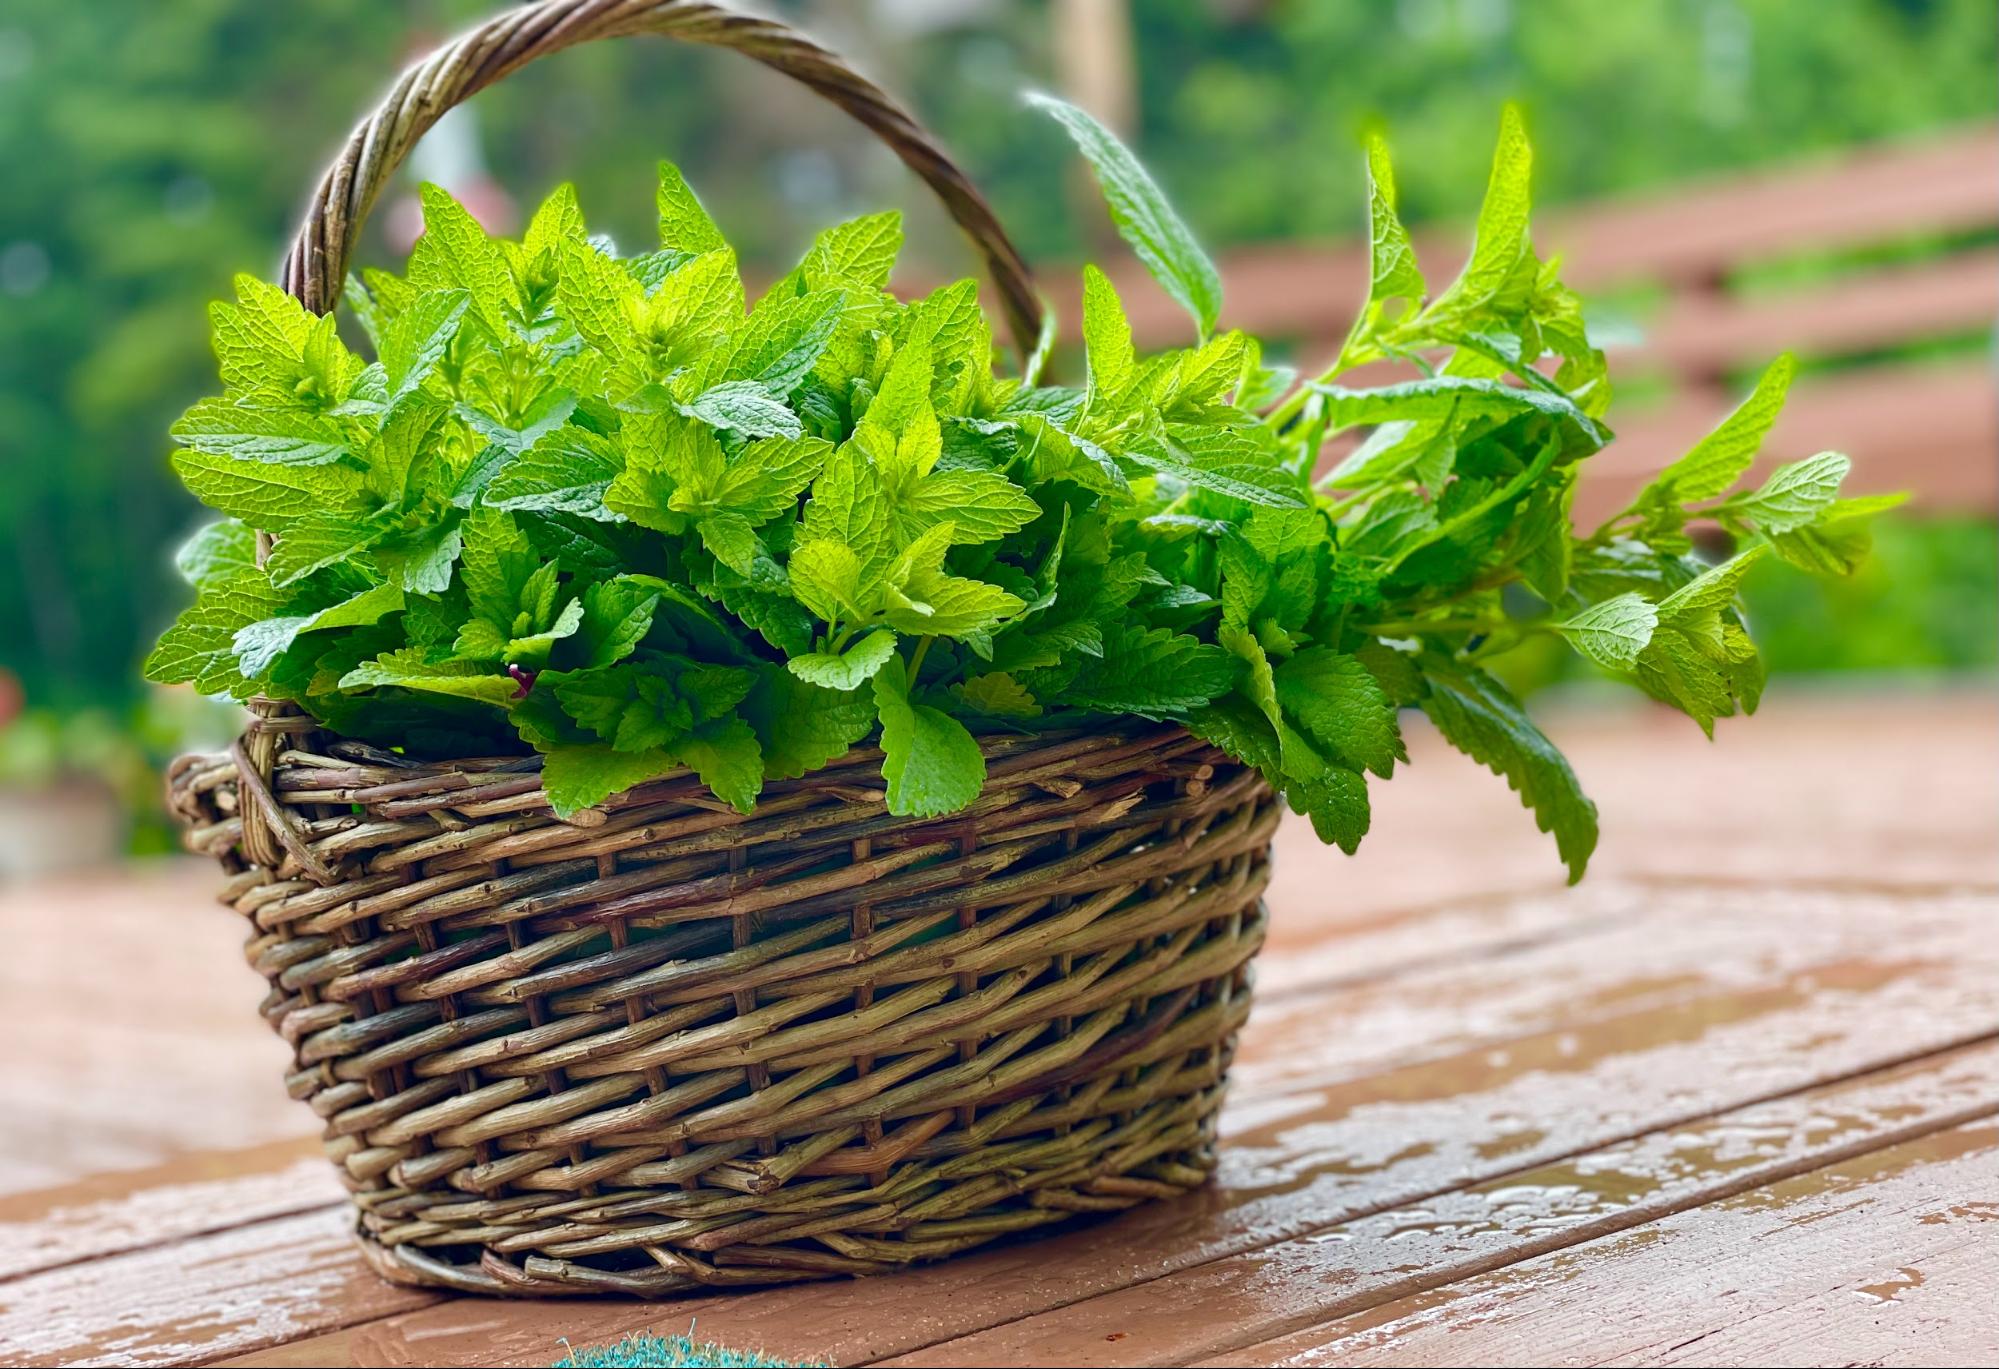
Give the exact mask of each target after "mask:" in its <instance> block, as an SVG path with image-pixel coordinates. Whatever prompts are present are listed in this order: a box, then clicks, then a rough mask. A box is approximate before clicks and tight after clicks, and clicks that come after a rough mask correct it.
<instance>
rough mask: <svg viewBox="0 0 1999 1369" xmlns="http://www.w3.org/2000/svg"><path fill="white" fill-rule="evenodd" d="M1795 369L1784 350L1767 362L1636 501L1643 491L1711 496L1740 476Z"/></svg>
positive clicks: (1671, 497) (1672, 499) (1683, 497)
mask: <svg viewBox="0 0 1999 1369" xmlns="http://www.w3.org/2000/svg"><path fill="white" fill-rule="evenodd" d="M1796 373H1797V361H1796V359H1795V358H1794V357H1792V356H1791V354H1790V353H1789V352H1786V353H1784V354H1783V355H1782V356H1780V357H1778V358H1777V359H1776V360H1775V361H1773V362H1771V363H1770V367H1769V369H1768V370H1766V371H1764V372H1763V376H1762V378H1761V379H1760V380H1758V381H1757V382H1756V388H1755V389H1754V390H1753V391H1751V392H1750V395H1749V398H1747V399H1745V400H1743V401H1742V403H1741V404H1740V405H1739V406H1738V407H1737V408H1736V410H1735V412H1734V413H1732V414H1730V415H1729V416H1728V417H1727V418H1724V419H1723V420H1722V421H1721V424H1720V426H1718V427H1717V428H1715V430H1714V431H1713V432H1711V433H1709V434H1708V435H1707V436H1706V437H1704V438H1702V439H1701V440H1700V441H1699V442H1697V443H1695V444H1694V446H1693V449H1692V450H1691V451H1689V452H1688V453H1687V454H1686V455H1685V456H1683V457H1681V458H1680V459H1679V460H1678V461H1675V462H1674V463H1673V464H1672V465H1670V466H1668V467H1666V469H1665V470H1663V471H1660V472H1659V474H1658V475H1656V476H1654V477H1653V479H1652V483H1651V484H1650V485H1649V486H1647V487H1646V490H1645V491H1644V493H1641V494H1640V495H1639V502H1640V503H1643V502H1644V500H1645V498H1646V495H1648V494H1656V496H1657V497H1659V498H1662V499H1663V500H1664V501H1665V502H1668V503H1676V502H1685V501H1690V500H1699V499H1712V498H1714V497H1715V496H1716V495H1718V494H1720V493H1722V492H1723V491H1725V490H1726V489H1727V488H1728V487H1729V486H1730V485H1733V484H1734V483H1735V482H1736V481H1737V480H1739V479H1741V477H1742V474H1743V472H1744V471H1747V470H1748V469H1749V466H1750V463H1751V462H1753V461H1755V459H1756V453H1757V451H1758V449H1760V448H1761V447H1762V445H1763V439H1764V437H1765V436H1766V435H1767V434H1768V433H1769V431H1770V428H1771V425H1773V424H1774V423H1776V421H1777V416H1778V415H1779V414H1780V413H1782V412H1783V410H1784V396H1785V394H1786V393H1787V392H1788V391H1789V390H1790V388H1791V377H1792V376H1793V375H1795V374H1796Z"/></svg>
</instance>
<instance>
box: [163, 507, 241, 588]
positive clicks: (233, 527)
mask: <svg viewBox="0 0 1999 1369" xmlns="http://www.w3.org/2000/svg"><path fill="white" fill-rule="evenodd" d="M256 568H257V534H256V531H255V530H254V529H253V528H251V527H250V526H249V525H248V524H246V523H243V522H241V521H240V520H238V519H234V518H218V519H216V520H215V521H214V522H213V523H205V524H203V525H202V526H201V527H200V528H199V529H197V530H196V531H195V534H194V536H192V537H190V538H188V539H187V541H185V542H183V543H181V545H180V549H179V550H178V551H176V552H175V553H174V569H176V570H178V571H179V572H180V573H181V578H182V579H184V580H186V581H187V582H188V583H189V584H190V585H193V586H194V587H195V588H196V589H206V588H208V587H209V586H210V585H213V584H216V583H219V582H221V581H224V580H229V579H233V578H235V577H236V576H238V575H241V574H242V573H243V572H245V571H254V570H255V569H256Z"/></svg>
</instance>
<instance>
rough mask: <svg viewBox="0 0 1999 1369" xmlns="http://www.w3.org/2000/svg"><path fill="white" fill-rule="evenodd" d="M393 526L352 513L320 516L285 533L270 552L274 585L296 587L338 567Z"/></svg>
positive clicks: (303, 519) (377, 539) (292, 527)
mask: <svg viewBox="0 0 1999 1369" xmlns="http://www.w3.org/2000/svg"><path fill="white" fill-rule="evenodd" d="M391 526H392V525H391V524H390V522H389V521H388V520H387V519H385V518H382V517H359V516H356V515H354V514H349V513H319V514H313V515H311V516H310V517H307V518H301V519H299V521H298V522H296V523H294V524H292V525H291V526H290V527H289V528H286V529H285V534H284V536H282V537H280V538H279V539H278V540H277V543H276V544H275V545H274V546H273V547H272V548H271V556H270V560H269V561H268V562H267V563H266V567H265V568H266V569H267V570H268V571H269V572H270V575H271V583H272V584H274V585H278V586H281V587H282V586H286V585H295V584H297V583H298V582H299V581H300V580H303V579H304V578H305V577H306V576H308V575H311V574H312V573H313V572H314V571H319V570H324V569H326V568H327V567H328V566H332V565H338V564H339V563H340V562H342V561H346V560H348V559H350V558H351V557H353V556H355V555H357V554H359V553H360V552H363V551H365V550H367V549H368V548H369V547H372V546H373V545H375V543H377V542H379V541H381V540H382V538H384V537H386V536H387V535H388V533H389V529H390V527H391Z"/></svg>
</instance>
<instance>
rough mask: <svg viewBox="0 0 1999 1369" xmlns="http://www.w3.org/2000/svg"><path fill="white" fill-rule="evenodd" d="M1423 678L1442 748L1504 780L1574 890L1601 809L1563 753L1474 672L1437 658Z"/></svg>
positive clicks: (1500, 689) (1428, 662)
mask: <svg viewBox="0 0 1999 1369" xmlns="http://www.w3.org/2000/svg"><path fill="white" fill-rule="evenodd" d="M1423 673H1424V675H1425V676H1427V677H1428V679H1429V684H1430V692H1429V695H1428V696H1427V697H1426V698H1425V699H1424V700H1423V711H1424V712H1425V713H1427V714H1428V715H1429V717H1430V721H1431V722H1433V723H1435V724H1436V726H1437V730H1438V731H1439V732H1441V733H1442V734H1443V736H1444V740H1445V741H1447V742H1449V743H1450V744H1451V745H1452V746H1455V747H1456V748H1457V749H1458V750H1460V751H1462V752H1464V753H1465V754H1466V755H1468V756H1470V757H1471V758H1472V759H1473V760H1475V761H1477V762H1478V763H1479V764H1481V765H1483V766H1485V767H1486V768H1487V769H1488V770H1490V771H1492V772H1493V773H1494V774H1496V775H1499V776H1500V777H1502V778H1503V779H1505V781H1506V782H1507V784H1508V785H1509V786H1511V787H1512V788H1513V790H1514V791H1515V792H1516V793H1518V794H1519V795H1520V801H1521V802H1522V803H1524V804H1525V805H1526V806H1527V807H1528V808H1530V809H1532V810H1533V813H1534V820H1535V823H1536V824H1537V825H1538V826H1539V827H1540V829H1541V830H1542V831H1543V832H1551V833H1553V834H1554V837H1555V848H1556V850H1557V851H1559V852H1560V853H1561V857H1562V860H1563V862H1564V863H1565V864H1566V865H1567V866H1568V867H1569V883H1571V884H1573V883H1575V882H1576V881H1577V880H1579V879H1581V878H1582V876H1583V869H1584V868H1585V867H1586V866H1587V865H1588V864H1589V857H1590V852H1592V851H1594V850H1595V849H1596V839H1597V825H1596V805H1595V804H1593V803H1591V802H1590V801H1589V799H1588V798H1587V797H1586V796H1585V795H1584V794H1583V791H1582V786H1581V785H1580V784H1578V783H1577V782H1576V775H1575V771H1573V770H1571V769H1570V768H1569V763H1568V761H1567V760H1566V759H1564V758H1563V756H1562V753H1561V752H1560V751H1557V750H1556V749H1555V745H1554V743H1553V742H1551V741H1549V740H1548V738H1547V737H1546V736H1545V735H1543V733H1542V732H1541V729H1540V728H1538V727H1536V726H1534V724H1533V722H1532V721H1531V720H1530V719H1529V718H1528V717H1527V714H1526V713H1525V712H1523V711H1522V710H1521V707H1520V704H1519V703H1518V701H1516V700H1515V699H1514V698H1513V696H1512V695H1510V694H1508V693H1507V692H1506V688H1505V686H1503V685H1501V684H1500V683H1499V681H1497V680H1495V679H1493V678H1492V676H1490V675H1488V674H1486V673H1485V672H1484V671H1483V670H1480V669H1479V668H1478V667H1477V666H1475V665H1472V664H1470V663H1469V662H1466V661H1454V660H1451V659H1450V658H1448V657H1445V656H1441V655H1436V654H1432V655H1430V656H1426V657H1425V658H1424V660H1423Z"/></svg>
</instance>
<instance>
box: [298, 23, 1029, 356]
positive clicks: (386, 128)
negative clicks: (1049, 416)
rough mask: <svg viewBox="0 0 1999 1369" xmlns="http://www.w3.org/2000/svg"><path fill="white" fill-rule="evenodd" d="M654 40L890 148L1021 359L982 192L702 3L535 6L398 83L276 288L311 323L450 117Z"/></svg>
mask: <svg viewBox="0 0 1999 1369" xmlns="http://www.w3.org/2000/svg"><path fill="white" fill-rule="evenodd" d="M646 33H651V34H658V35H660V36H662V37H666V38H677V39H679V40H681V41H682V42H688V43H705V44H708V45H710V46H713V47H722V48H733V49H735V50H736V51H737V52H740V53H743V54H744V55H746V56H749V57H754V58H755V59H756V60H757V61H759V62H762V63H763V64H764V65H765V66H768V67H772V68H775V69H776V70H778V71H781V72H783V73H784V74H785V75H787V76H789V77H791V78H792V79H794V80H796V81H799V82H801V83H803V84H804V85H806V86H809V87H810V88H811V89H813V90H815V91H817V92H818V93H819V94H821V95H823V96H825V97H826V98H827V99H828V100H830V101H832V103H834V104H835V105H838V106H839V107H840V108H841V109H843V110H845V111H846V112H847V113H849V114H851V115H852V116H853V117H854V118H855V119H857V120H859V121H860V122H861V123H862V124H865V125H866V126H867V127H868V128H869V129H871V130H872V131H873V132H874V133H875V134H876V135H877V136H878V137H880V138H881V140H882V141H883V142H885V143H887V144H888V146H889V147H890V148H892V149H893V150H894V152H895V154H896V156H898V157H900V158H902V160H903V161H904V162H905V163H907V164H908V166H909V168H910V169H911V170H912V171H914V172H916V174H917V175H918V176H921V177H922V178H923V180H924V181H925V183H927V184H928V185H929V186H930V188H931V189H932V190H933V191H935V192H936V194H937V198H938V199H939V200H941V201H942V202H943V204H944V208H945V209H946V210H947V211H948V212H949V213H950V215H951V217H952V218H953V219H954V220H956V221H957V223H958V226H959V227H960V228H962V229H963V230H964V231H965V235H966V237H968V238H969V239H970V240H971V242H972V246H973V247H974V248H976V249H977V250H978V253H979V255H980V257H981V258H982V259H983V260H984V262H985V264H986V268H987V270H988V272H989V273H990V274H991V276H992V280H993V284H994V286H995V287H997V289H998V290H999V294H1000V301H1001V304H1002V305H1003V307H1004V308H1005V310H1006V315H1007V322H1008V324H1009V326H1010V327H1011V329H1012V332H1013V336H1014V340H1015V342H1016V343H1017V344H1018V345H1019V347H1020V348H1021V351H1022V353H1023V355H1024V354H1025V353H1027V352H1028V351H1030V350H1032V348H1033V347H1034V342H1035V337H1036V335H1037V333H1038V332H1039V329H1040V321H1041V313H1042V308H1041V303H1040V300H1039V298H1038V297H1037V296H1036V294H1035V292H1034V287H1033V285H1032V283H1031V282H1030V279H1029V276H1028V272H1027V267H1026V265H1025V264H1024V263H1023V262H1022V261H1021V259H1020V254H1019V252H1017V251H1016V250H1015V249H1014V246H1013V244H1012V243H1011V242H1010V241H1008V239H1007V236H1006V232H1005V230H1004V229H1002V228H1001V227H1000V225H999V220H998V219H996V218H995V217H994V216H993V212H992V209H991V207H990V206H988V205H987V204H986V202H985V200H984V198H983V197H982V196H980V194H979V192H978V191H977V190H976V189H974V188H973V186H972V183H971V182H970V181H969V180H967V179H966V178H965V175H964V173H963V172H961V171H960V170H958V168H957V167H956V166H954V165H953V164H952V162H951V160H950V158H949V157H947V156H946V155H945V154H944V151H943V149H942V148H940V147H939V146H938V145H937V142H936V140H935V139H933V138H932V137H931V136H930V135H929V134H928V133H926V132H925V131H924V130H923V129H922V128H921V127H920V126H919V125H918V124H917V123H916V121H915V120H914V119H913V118H911V117H910V115H909V114H908V112H907V111H905V110H904V109H903V108H902V106H901V105H899V104H897V103H896V102H895V101H894V100H893V99H891V98H889V96H888V95H887V94H886V93H884V92H883V91H882V90H881V89H880V88H879V87H877V86H876V85H875V84H874V83H873V82H871V81H869V80H868V79H867V78H866V77H864V76H862V75H860V73H858V72H856V71H854V70H853V68H851V67H849V66H848V65H847V64H846V63H845V62H844V61H842V60H841V59H840V58H839V57H836V56H835V55H834V54H832V53H830V52H828V51H827V50H826V49H824V48H822V47H820V46H819V45H818V44H817V43H815V42H813V41H812V40H811V39H810V38H807V37H806V36H805V35H803V34H801V33H799V32H798V31H797V30H796V29H793V28H790V27H789V26H787V25H785V24H782V23H779V22H778V21H776V20H774V19H765V18H760V17H757V16H754V15H748V14H739V13H736V12H734V11H731V10H729V9H726V8H724V7H722V6H720V5H715V4H707V3H703V2H702V0H541V3H539V4H531V5H522V6H520V7H518V8H514V9H509V10H505V11H503V12H501V13H499V14H496V15H494V16H493V17H492V18H491V19H488V20H487V21H486V22H485V23H483V24H481V25H480V26H479V27H477V28H475V29H473V30H471V31H470V32H468V33H466V34H465V35H464V36H462V37H460V38H459V39H457V40H456V41H455V42H452V43H450V44H448V45H446V46H444V47H442V48H439V49H438V50H437V51H436V52H434V53H432V54H431V55H430V56H428V57H426V58H425V59H424V60H423V61H421V62H419V63H417V64H416V65H415V66H413V67H411V68H409V70H407V71H405V72H404V73H403V74H402V76H401V77H399V78H398V79H397V81H396V83H395V85H394V86H393V87H391V89H390V90H389V93H388V94H387V95H386V96H384V97H383V100H382V103H381V106H380V107H379V108H377V109H376V110H375V112H374V113H373V114H371V115H369V116H368V117H367V118H366V119H364V120H363V121H362V122H361V123H360V125H359V126H358V127H356V128H355V130H354V131H353V133H352V134H350V135H349V137H348V139H347V142H346V145H345V146H343V147H342V148H341V150H340V152H339V154H338V155H337V156H336V157H335V158H334V160H333V164H332V165H331V166H329V167H328V168H327V170H326V174H325V175H324V176H323V177H322V178H321V179H320V182H319V185H318V187H317V188H316V189H315V190H314V191H313V195H312V200H311V202H310V203H309V204H308V205H307V207H306V214H305V221H304V223H303V224H302V225H301V226H300V228H299V232H298V237H297V239H296V240H295V241H294V242H293V243H292V247H291V251H290V253H289V254H288V255H287V256H286V258H285V265H284V274H283V277H282V284H283V285H284V287H285V289H286V290H288V291H290V292H291V293H292V294H293V295H295V296H296V297H297V298H298V300H299V302H300V303H302V304H304V305H305V307H306V308H308V309H311V310H312V311H314V312H315V313H321V314H323V313H325V312H326V311H327V310H329V309H331V308H332V307H333V304H334V301H335V300H337V299H338V298H339V296H340V287H341V284H342V282H343V281H344V280H345V278H346V274H347V263H348V258H349V256H350V254H351V253H352V252H353V249H354V244H355V241H356V239H358V238H359V236H360V232H361V226H362V224H363V222H364V221H365V220H366V219H367V217H368V211H369V209H370V207H372V206H373V204H374V202H375V196H376V195H377V194H378V193H380V191H381V189H382V187H383V186H384V185H386V184H387V183H388V181H389V178H390V177H391V176H393V175H394V174H395V171H396V168H398V167H399V166H401V165H402V162H403V158H404V157H406V156H408V155H409V151H410V149H411V148H412V147H414V146H415V145H416V142H417V139H419V138H421V137H422V136H423V135H424V134H425V133H426V132H428V131H429V129H430V127H431V126H432V125H433V124H435V123H436V122H437V121H438V119H439V118H441V117H442V116H443V114H444V113H445V111H446V110H449V109H450V108H451V107H452V106H454V105H456V104H458V103H459V102H461V101H463V100H465V99H467V98H468V97H470V96H472V95H474V94H476V93H477V92H479V91H481V90H483V89H485V88H486V87H487V86H489V85H491V84H493V83H494V82H495V81H498V80H500V79H501V78H502V77H505V76H508V75H510V74H512V73H513V72H515V71H518V70H519V69H520V68H521V67H523V66H526V65H527V64H528V63H529V62H532V61H533V60H535V58H537V57H545V56H548V55H549V54H550V53H555V52H560V51H562V50H563V49H564V48H571V47H575V46H576V45H577V44H578V43H587V42H590V41H592V40H593V39H598V38H622V37H629V36H632V35H635V34H646Z"/></svg>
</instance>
